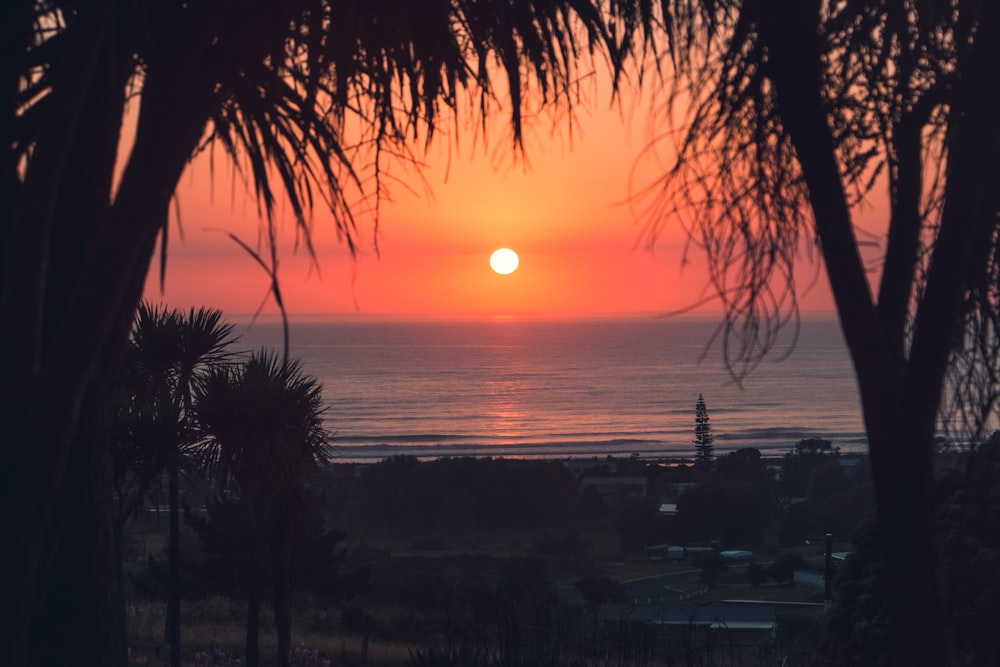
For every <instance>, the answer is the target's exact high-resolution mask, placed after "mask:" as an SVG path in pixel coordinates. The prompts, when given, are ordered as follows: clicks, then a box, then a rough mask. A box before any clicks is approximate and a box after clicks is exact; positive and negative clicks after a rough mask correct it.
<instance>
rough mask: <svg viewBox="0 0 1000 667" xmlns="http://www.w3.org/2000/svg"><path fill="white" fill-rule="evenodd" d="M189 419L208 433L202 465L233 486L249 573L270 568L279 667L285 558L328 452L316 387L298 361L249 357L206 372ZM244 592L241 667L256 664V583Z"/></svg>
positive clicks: (287, 590)
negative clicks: (246, 529)
mask: <svg viewBox="0 0 1000 667" xmlns="http://www.w3.org/2000/svg"><path fill="white" fill-rule="evenodd" d="M194 409H195V414H196V415H197V418H198V421H199V423H200V424H201V425H202V426H203V427H204V428H205V429H206V435H207V440H206V445H207V448H208V449H207V451H208V456H207V465H208V467H209V469H210V470H212V471H213V473H214V475H215V477H216V479H217V481H218V483H219V485H220V487H221V488H223V489H225V488H227V486H230V485H232V486H235V489H236V492H237V493H238V496H239V499H240V503H241V505H242V507H243V511H244V512H245V513H246V516H247V519H248V521H249V522H250V525H251V527H252V529H251V531H250V535H249V536H250V540H249V542H248V543H247V544H246V549H247V554H248V558H249V563H250V567H251V568H256V567H259V566H260V565H261V564H262V563H264V562H270V564H271V569H272V577H271V578H272V582H273V594H274V617H275V629H276V631H277V635H278V657H277V662H278V664H279V665H287V664H288V659H289V658H288V656H289V654H290V651H291V649H292V646H291V609H290V605H291V593H292V591H291V559H292V545H293V544H294V541H295V536H296V534H297V532H298V531H300V530H301V525H299V524H300V523H301V519H302V517H303V516H305V515H306V514H307V513H308V511H309V510H308V506H309V503H310V500H311V499H310V497H309V495H308V494H307V493H306V492H305V488H306V484H307V483H308V481H309V480H310V478H312V477H314V476H315V475H316V473H317V470H318V467H319V465H320V461H321V460H322V457H323V454H324V451H325V447H326V439H327V435H326V431H325V430H324V428H323V420H322V412H323V404H322V396H321V387H320V385H319V384H318V383H317V382H316V381H315V379H314V378H312V377H309V376H307V375H304V374H303V373H302V370H301V368H300V365H299V364H298V362H283V361H279V360H278V358H277V356H276V355H274V354H272V353H268V352H263V351H261V352H255V353H253V354H251V355H250V357H249V358H248V359H247V360H246V361H245V362H243V363H241V364H239V365H235V366H227V367H217V368H213V369H211V370H210V371H209V373H208V374H207V376H206V377H205V379H204V381H203V382H202V383H201V384H200V385H199V386H198V387H197V391H196V400H195V406H194ZM254 575H255V571H254V569H251V570H250V571H249V573H248V579H247V585H248V591H247V598H248V601H247V646H246V660H247V664H248V665H250V666H251V667H255V666H256V665H257V664H258V659H259V648H258V644H259V642H258V635H259V613H260V610H259V603H260V583H259V578H258V577H257V576H254Z"/></svg>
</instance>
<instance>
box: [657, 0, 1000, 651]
mask: <svg viewBox="0 0 1000 667" xmlns="http://www.w3.org/2000/svg"><path fill="white" fill-rule="evenodd" d="M662 6H663V12H664V16H665V17H667V18H669V19H670V20H668V21H665V32H666V40H667V42H668V43H669V45H670V61H669V67H670V68H671V72H672V73H673V74H675V75H676V76H675V78H674V79H673V81H671V84H670V87H669V90H668V92H667V96H666V103H665V105H664V108H663V110H662V114H661V117H662V118H663V119H664V120H665V122H668V123H670V122H672V123H673V126H672V127H670V128H669V130H668V131H665V132H664V134H663V136H664V137H668V138H673V137H676V139H677V141H676V143H675V145H673V146H670V147H669V148H671V149H673V150H675V155H676V161H675V162H674V164H673V166H672V167H671V168H669V169H668V170H666V172H665V173H664V175H663V177H662V180H661V181H660V183H659V186H660V187H659V188H653V189H652V194H651V196H652V197H655V199H652V200H650V205H649V207H648V209H646V210H647V214H648V222H649V227H648V229H649V234H650V238H651V239H655V238H656V236H657V235H658V234H659V232H660V231H661V230H662V229H663V228H664V227H666V226H667V225H673V224H676V221H677V220H680V221H681V224H683V226H684V228H685V229H686V230H688V231H689V233H690V235H691V238H692V241H693V243H695V244H697V245H699V246H700V247H703V248H704V249H705V251H706V253H707V255H708V262H709V266H710V269H709V270H710V273H711V278H710V283H711V285H712V287H713V288H714V290H715V295H716V296H717V298H718V300H719V302H720V303H721V304H722V306H723V308H724V309H725V312H726V315H725V318H724V320H723V323H722V324H721V326H720V334H721V340H722V342H723V347H724V354H725V357H726V359H727V360H728V361H729V363H730V364H731V366H732V367H733V369H734V371H735V372H736V373H737V374H740V373H744V372H747V371H748V370H750V369H751V368H753V366H754V365H755V364H756V363H757V362H758V361H759V360H760V358H761V356H762V355H764V354H766V353H768V352H771V351H772V350H773V348H774V346H775V344H776V343H777V342H778V337H777V336H778V331H779V330H780V329H781V328H782V327H783V326H784V325H786V324H787V323H789V322H792V323H794V322H795V321H797V317H798V303H799V302H798V297H799V291H798V290H797V285H796V277H797V276H799V275H802V274H801V267H800V266H799V265H800V264H801V262H802V261H803V258H805V260H806V261H811V260H814V259H816V258H821V259H822V267H823V269H824V270H825V272H826V275H827V278H828V280H829V284H830V287H831V289H832V291H833V296H834V300H835V302H836V307H837V312H838V314H839V319H840V323H841V326H842V328H843V331H844V337H845V340H846V342H847V346H848V348H849V350H850V353H851V358H852V360H853V362H854V367H855V371H856V375H857V378H858V388H859V393H860V398H861V405H862V410H863V413H864V421H865V426H866V430H867V434H868V442H869V447H870V452H871V466H872V479H873V482H874V486H873V488H874V496H875V500H876V507H877V510H878V517H879V522H880V524H881V525H882V526H883V531H882V533H881V535H882V536H883V539H882V543H881V545H880V550H881V553H882V559H883V564H884V570H883V574H884V579H885V585H886V595H887V599H888V611H887V614H888V617H889V618H890V619H891V622H890V624H889V628H890V632H889V636H888V645H889V655H890V658H889V660H890V663H892V664H898V665H910V664H935V665H948V664H951V663H953V662H955V659H956V654H955V652H954V651H953V650H952V648H953V637H952V635H953V632H952V626H951V625H950V624H949V622H948V619H947V609H948V608H949V601H948V595H947V586H946V582H945V581H944V580H943V579H942V578H941V576H940V573H941V567H940V563H939V559H940V556H941V549H942V547H943V545H944V542H943V540H942V537H943V535H942V533H941V532H940V531H939V530H938V529H937V514H938V512H937V509H938V507H937V506H936V504H935V501H934V494H933V492H932V490H933V471H934V461H935V456H934V455H935V450H936V446H935V435H936V432H937V428H938V425H939V417H940V416H941V415H942V414H945V415H950V416H952V417H958V419H956V420H953V422H952V423H956V422H957V425H958V426H959V427H963V430H964V431H965V433H966V435H968V436H970V437H971V438H972V439H975V438H976V437H977V436H978V435H981V434H982V429H983V427H984V425H985V424H986V423H987V422H986V417H987V415H989V414H991V413H992V412H993V411H994V408H995V407H996V397H997V396H998V395H1000V394H998V393H997V388H998V382H1000V374H998V373H997V372H996V369H997V367H998V363H1000V344H998V341H997V337H996V335H995V332H996V330H997V325H998V324H1000V299H998V293H997V290H996V275H997V268H998V260H1000V253H998V252H997V250H998V242H1000V234H998V233H997V232H998V225H1000V215H998V213H1000V198H998V196H997V188H996V187H995V184H996V183H997V182H998V180H1000V161H998V159H997V155H998V151H997V147H998V146H1000V122H998V119H1000V5H998V4H997V3H996V2H993V1H992V0H955V1H954V2H949V3H945V4H942V3H937V2H930V1H924V0H904V1H900V2H833V1H828V0H812V1H810V2H793V3H788V2H780V1H778V0H765V1H761V2H745V1H743V0H723V1H721V2H691V1H690V0H670V1H669V2H665V3H663V5H662ZM664 66H665V67H666V66H667V65H666V64H665V65H664ZM875 197H878V198H885V200H887V201H888V202H889V205H888V207H887V210H886V219H884V220H883V221H881V224H883V225H884V226H879V227H878V230H877V232H875V234H874V235H869V234H868V232H866V231H863V230H862V228H861V224H860V221H861V219H862V214H863V215H864V216H869V215H870V209H868V207H867V202H868V201H869V200H870V199H871V198H875ZM873 262H874V263H877V264H878V270H877V271H872V270H871V267H872V264H873ZM817 266H818V265H817ZM817 270H818V269H817ZM946 389H947V391H946ZM943 397H946V398H943ZM943 400H945V401H946V402H945V403H942V401H943ZM963 418H964V419H963Z"/></svg>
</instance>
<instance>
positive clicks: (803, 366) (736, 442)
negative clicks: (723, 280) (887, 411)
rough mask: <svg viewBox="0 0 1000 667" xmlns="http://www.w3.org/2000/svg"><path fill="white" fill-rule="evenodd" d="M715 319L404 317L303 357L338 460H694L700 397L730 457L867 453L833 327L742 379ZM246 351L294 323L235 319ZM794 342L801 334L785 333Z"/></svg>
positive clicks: (298, 337) (295, 341)
mask: <svg viewBox="0 0 1000 667" xmlns="http://www.w3.org/2000/svg"><path fill="white" fill-rule="evenodd" d="M717 325H718V320H717V319H703V320H700V319H652V318H649V319H640V318H630V319H624V318H623V319H587V320H583V319H579V320H572V319H570V320H532V319H494V320H475V321H473V320H402V319H389V318H384V319H383V318H365V319H358V318H354V317H352V318H333V317H331V318H330V319H327V320H313V321H306V322H302V321H297V320H293V322H292V325H291V346H292V349H291V353H292V356H293V357H298V358H300V359H301V360H302V362H303V365H304V370H305V372H306V373H308V374H310V375H313V376H315V377H317V378H318V379H319V380H320V381H321V382H322V383H323V396H324V399H325V402H326V403H327V405H328V406H329V407H328V410H327V412H326V414H325V418H326V424H327V427H328V429H329V430H330V431H331V432H332V433H333V434H334V438H333V442H332V444H333V451H334V454H333V456H334V458H335V459H338V460H344V461H365V460H378V459H382V458H384V457H387V456H391V455H394V454H413V455H416V456H419V457H426V458H431V457H440V456H460V455H471V456H520V457H552V458H556V457H559V458H562V457H577V458H583V457H594V456H597V457H604V456H606V455H609V454H610V455H615V456H619V455H628V454H631V453H632V452H639V453H640V454H641V455H642V456H689V455H691V454H692V453H693V445H692V439H693V435H694V405H695V401H696V400H697V398H698V394H699V393H701V394H703V395H704V397H705V401H706V403H707V406H708V410H709V416H710V419H711V424H712V429H713V433H714V434H715V437H716V440H715V446H716V452H717V453H724V452H726V451H731V450H734V449H738V448H740V447H757V448H758V449H760V450H761V452H762V453H764V454H765V455H767V454H782V453H784V452H785V451H787V449H788V448H789V447H791V446H792V445H794V444H795V443H796V442H798V441H799V440H800V439H802V438H807V437H821V438H827V439H829V440H832V441H833V442H834V444H835V445H838V446H840V448H841V450H842V451H845V452H848V451H862V450H864V449H865V448H866V439H865V435H864V429H863V426H862V420H861V411H860V407H859V403H858V397H857V392H856V386H855V381H854V376H853V371H852V367H851V364H850V359H849V357H848V354H847V350H846V348H845V346H844V343H843V339H842V337H841V333H840V328H839V325H838V324H837V322H836V321H835V320H833V319H812V320H804V321H803V323H802V327H801V331H800V335H799V339H798V341H797V343H796V345H795V348H794V349H793V350H792V351H791V353H790V354H787V356H786V354H785V353H787V351H788V346H787V342H788V341H787V340H786V344H785V345H779V346H778V348H777V349H776V351H775V353H774V355H773V356H772V357H769V358H767V359H765V360H764V361H763V362H762V363H761V364H760V365H759V366H758V367H757V368H756V369H754V370H753V371H752V372H751V373H750V374H749V376H747V377H746V378H745V380H744V381H743V386H742V388H740V387H739V386H738V384H737V383H736V382H735V381H734V380H733V378H732V376H731V375H730V374H729V372H728V371H727V370H726V368H725V365H724V362H723V357H722V352H721V350H720V349H719V347H718V345H715V346H713V347H711V348H709V349H708V350H707V351H706V347H705V346H706V343H707V342H708V340H709V338H710V336H711V335H712V332H713V331H714V329H715V328H716V327H717ZM236 331H237V333H239V334H240V335H241V339H240V341H239V343H238V344H237V345H236V349H239V350H249V349H254V348H258V347H260V346H267V347H273V348H275V349H280V347H281V326H280V324H277V323H273V322H266V323H264V322H257V323H255V324H253V325H252V326H251V327H249V328H247V327H246V326H244V325H239V326H237V329H236ZM786 339H790V336H786Z"/></svg>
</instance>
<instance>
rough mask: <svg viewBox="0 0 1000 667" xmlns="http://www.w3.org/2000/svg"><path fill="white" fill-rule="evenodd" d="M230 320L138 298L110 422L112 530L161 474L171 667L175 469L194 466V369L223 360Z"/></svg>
mask: <svg viewBox="0 0 1000 667" xmlns="http://www.w3.org/2000/svg"><path fill="white" fill-rule="evenodd" d="M231 334H232V326H231V325H228V324H224V323H223V322H222V312H221V311H218V310H207V309H199V310H197V311H196V310H194V309H191V310H190V311H189V312H187V313H183V312H181V311H179V310H169V311H168V310H166V309H165V308H164V309H161V308H156V307H151V306H149V305H148V304H145V303H142V304H140V305H139V309H138V311H137V313H136V318H135V322H134V323H133V325H132V330H131V334H130V336H129V345H128V347H127V349H126V352H125V362H124V363H123V368H122V373H121V375H122V379H121V385H122V390H123V391H125V392H126V393H127V394H128V396H126V397H124V399H125V400H124V401H123V406H122V408H121V409H120V410H119V411H118V418H117V419H116V423H117V425H118V426H119V429H118V430H119V437H118V438H117V445H118V446H117V447H116V448H115V456H114V459H113V460H114V463H115V472H114V476H113V478H114V480H115V488H116V491H117V496H118V497H117V502H118V507H119V511H118V530H119V531H120V530H121V528H122V526H123V524H124V521H125V520H126V519H127V518H128V517H129V516H130V515H131V514H132V513H133V512H134V511H135V510H136V506H137V505H138V504H139V503H141V502H144V501H145V499H146V495H147V493H148V492H149V490H150V487H151V486H152V485H153V484H154V483H155V481H156V479H157V478H158V477H159V476H160V475H162V474H164V473H165V474H166V477H167V487H168V491H167V498H168V504H169V511H170V518H169V537H168V540H167V552H168V567H169V576H168V584H167V614H166V619H165V641H166V643H167V650H168V655H169V660H170V662H169V664H170V665H171V667H179V665H180V660H181V652H180V651H181V647H180V641H181V639H180V637H181V619H180V475H181V473H182V472H185V471H186V472H198V471H199V463H200V461H201V457H200V456H199V453H200V449H199V445H200V444H201V441H202V439H203V435H202V434H201V432H200V431H199V430H198V428H197V426H196V424H195V422H194V415H193V413H192V409H191V401H192V396H193V391H194V384H195V382H196V381H197V378H198V375H199V374H200V373H203V372H205V370H206V368H208V367H209V366H210V365H211V364H213V363H219V362H221V361H222V360H224V359H225V356H226V353H225V349H226V347H227V346H228V345H229V344H231V343H232V342H233V340H232V338H231Z"/></svg>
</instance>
